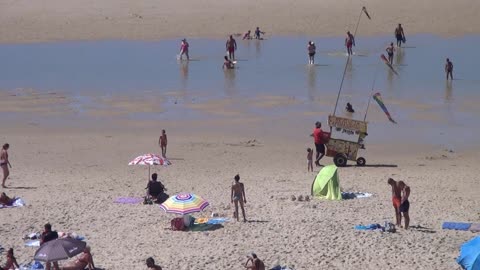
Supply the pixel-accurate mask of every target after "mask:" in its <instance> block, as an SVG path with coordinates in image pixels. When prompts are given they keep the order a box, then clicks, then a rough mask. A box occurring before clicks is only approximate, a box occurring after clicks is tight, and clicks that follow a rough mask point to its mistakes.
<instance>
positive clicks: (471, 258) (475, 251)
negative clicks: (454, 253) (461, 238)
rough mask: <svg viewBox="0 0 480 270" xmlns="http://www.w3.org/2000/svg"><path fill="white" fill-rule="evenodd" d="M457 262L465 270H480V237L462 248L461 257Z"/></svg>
mask: <svg viewBox="0 0 480 270" xmlns="http://www.w3.org/2000/svg"><path fill="white" fill-rule="evenodd" d="M457 262H458V264H460V265H461V266H462V269H465V270H479V269H480V236H477V237H475V238H473V239H471V240H470V241H468V242H466V243H464V244H463V245H462V246H461V247H460V256H459V257H458V259H457Z"/></svg>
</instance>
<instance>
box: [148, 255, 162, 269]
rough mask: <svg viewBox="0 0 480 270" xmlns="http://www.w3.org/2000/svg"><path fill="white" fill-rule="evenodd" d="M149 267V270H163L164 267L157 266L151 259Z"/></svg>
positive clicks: (149, 259)
mask: <svg viewBox="0 0 480 270" xmlns="http://www.w3.org/2000/svg"><path fill="white" fill-rule="evenodd" d="M147 267H148V269H149V270H162V267H161V266H159V265H156V264H155V260H154V259H153V258H152V257H150V258H148V259H147Z"/></svg>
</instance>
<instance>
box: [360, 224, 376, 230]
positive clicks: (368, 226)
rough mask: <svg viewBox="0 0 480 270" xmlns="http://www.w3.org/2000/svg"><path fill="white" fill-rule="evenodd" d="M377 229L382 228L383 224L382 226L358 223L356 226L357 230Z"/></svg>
mask: <svg viewBox="0 0 480 270" xmlns="http://www.w3.org/2000/svg"><path fill="white" fill-rule="evenodd" d="M377 229H382V226H380V224H370V225H356V226H355V230H361V231H371V230H377Z"/></svg>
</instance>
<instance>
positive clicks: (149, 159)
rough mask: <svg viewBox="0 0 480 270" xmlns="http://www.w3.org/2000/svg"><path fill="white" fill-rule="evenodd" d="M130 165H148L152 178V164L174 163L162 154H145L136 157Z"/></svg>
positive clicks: (166, 164) (165, 164)
mask: <svg viewBox="0 0 480 270" xmlns="http://www.w3.org/2000/svg"><path fill="white" fill-rule="evenodd" d="M128 165H148V177H149V178H150V166H157V165H161V166H169V165H172V163H171V162H170V161H169V160H168V159H166V158H164V157H162V156H159V155H155V154H145V155H141V156H138V157H136V158H135V159H134V160H132V161H130V162H129V163H128Z"/></svg>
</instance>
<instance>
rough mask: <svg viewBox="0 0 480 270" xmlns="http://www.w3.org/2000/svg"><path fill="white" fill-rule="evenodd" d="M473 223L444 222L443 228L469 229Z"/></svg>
mask: <svg viewBox="0 0 480 270" xmlns="http://www.w3.org/2000/svg"><path fill="white" fill-rule="evenodd" d="M471 225H472V223H464V222H443V224H442V229H444V230H457V231H468V230H469V229H470V226H471Z"/></svg>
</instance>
